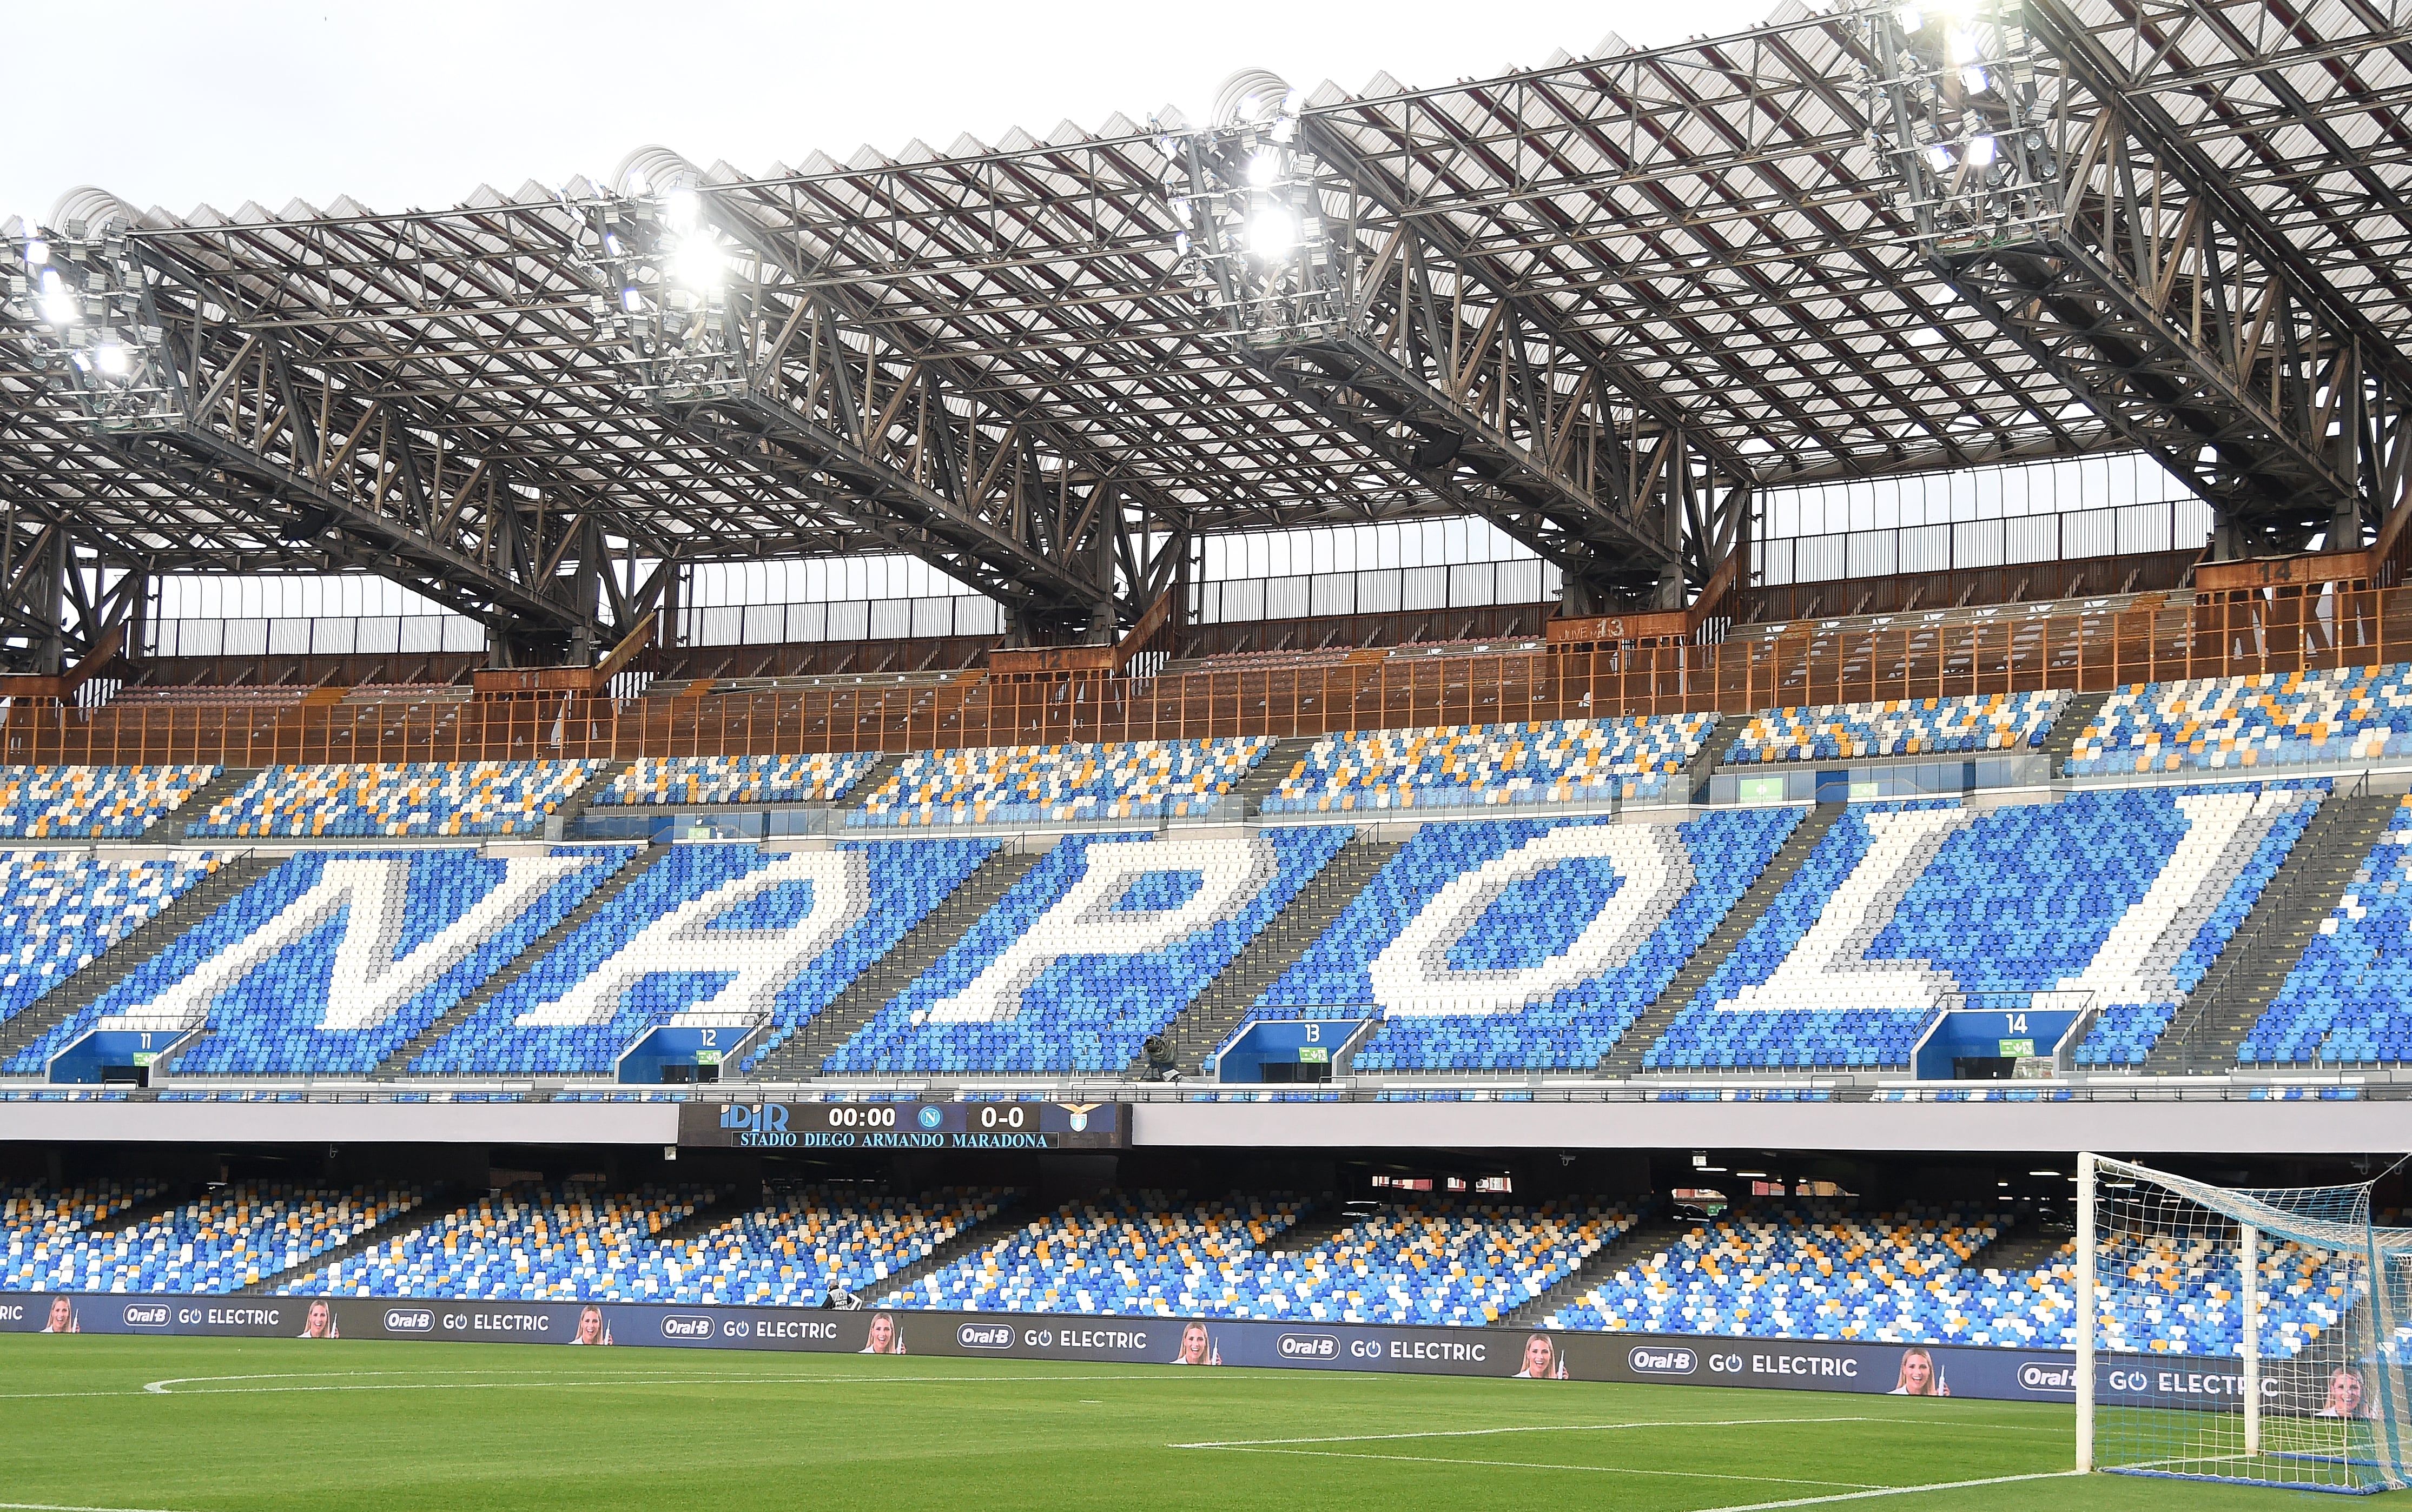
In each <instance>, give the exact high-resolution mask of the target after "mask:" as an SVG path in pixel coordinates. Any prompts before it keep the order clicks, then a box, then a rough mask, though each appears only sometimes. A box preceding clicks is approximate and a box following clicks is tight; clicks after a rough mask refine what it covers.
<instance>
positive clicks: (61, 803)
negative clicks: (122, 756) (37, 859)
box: [0, 766, 219, 840]
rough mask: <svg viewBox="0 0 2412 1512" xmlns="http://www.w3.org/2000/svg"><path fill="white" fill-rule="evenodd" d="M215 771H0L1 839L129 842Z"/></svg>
mask: <svg viewBox="0 0 2412 1512" xmlns="http://www.w3.org/2000/svg"><path fill="white" fill-rule="evenodd" d="M218 771H219V769H218V768H216V767H210V766H199V767H194V766H186V767H0V840H132V839H134V838H135V837H136V836H138V835H140V834H141V833H142V832H143V831H145V830H147V829H150V828H151V826H152V825H153V824H154V823H156V822H157V821H158V820H159V819H160V818H161V817H163V816H164V815H169V814H172V813H174V812H175V811H176V809H177V808H179V807H180V806H182V805H183V803H184V800H186V799H188V798H190V797H192V796H193V794H195V793H197V792H199V791H200V789H201V788H203V787H205V786H207V785H209V782H210V780H211V779H212V778H213V777H215V776H216V775H217V774H218Z"/></svg>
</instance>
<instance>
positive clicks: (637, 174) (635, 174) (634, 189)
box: [628, 168, 653, 199]
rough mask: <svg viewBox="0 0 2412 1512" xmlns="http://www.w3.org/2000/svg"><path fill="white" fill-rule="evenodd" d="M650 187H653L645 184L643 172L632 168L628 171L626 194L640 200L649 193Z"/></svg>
mask: <svg viewBox="0 0 2412 1512" xmlns="http://www.w3.org/2000/svg"><path fill="white" fill-rule="evenodd" d="M652 187H653V186H652V185H651V184H649V183H646V182H645V170H644V169H640V168H632V169H629V170H628V192H629V193H630V194H632V195H634V196H636V197H637V198H640V199H641V198H644V197H645V195H646V194H647V193H648V192H650V190H651V189H652Z"/></svg>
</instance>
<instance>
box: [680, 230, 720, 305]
mask: <svg viewBox="0 0 2412 1512" xmlns="http://www.w3.org/2000/svg"><path fill="white" fill-rule="evenodd" d="M669 270H670V276H671V277H673V278H675V279H677V280H678V281H679V282H680V283H682V284H684V285H685V286H687V287H689V288H691V289H693V290H695V291H696V292H697V293H699V294H709V293H711V292H713V290H714V289H717V288H718V287H720V286H721V284H722V282H723V281H724V280H725V279H726V278H727V277H728V258H727V257H723V256H722V255H721V251H720V245H719V243H718V242H714V241H713V239H712V238H711V237H709V236H706V235H704V234H702V233H701V232H698V233H696V234H694V235H691V236H688V237H686V238H685V239H684V240H683V241H681V242H679V244H678V245H677V247H675V248H674V249H672V251H671V253H670V260H669Z"/></svg>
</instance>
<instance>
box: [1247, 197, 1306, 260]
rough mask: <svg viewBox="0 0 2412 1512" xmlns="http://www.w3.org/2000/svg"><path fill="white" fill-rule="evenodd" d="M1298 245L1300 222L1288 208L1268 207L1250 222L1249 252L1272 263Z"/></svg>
mask: <svg viewBox="0 0 2412 1512" xmlns="http://www.w3.org/2000/svg"><path fill="white" fill-rule="evenodd" d="M1297 245H1298V221H1297V220H1296V219H1295V218H1294V217H1292V216H1291V214H1290V213H1289V211H1288V209H1287V207H1286V206H1282V205H1267V206H1265V207H1264V208H1263V209H1262V210H1259V211H1257V213H1256V217H1255V218H1254V219H1252V220H1250V221H1249V222H1248V250H1249V251H1250V252H1253V253H1255V254H1256V255H1257V257H1262V258H1264V259H1265V260H1266V261H1268V262H1271V261H1273V260H1274V259H1276V258H1279V257H1288V256H1289V254H1290V249H1291V248H1292V247H1295V246H1297Z"/></svg>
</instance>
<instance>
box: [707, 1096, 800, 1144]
mask: <svg viewBox="0 0 2412 1512" xmlns="http://www.w3.org/2000/svg"><path fill="white" fill-rule="evenodd" d="M720 1126H721V1127H722V1128H724V1129H728V1130H729V1131H730V1132H732V1133H734V1134H735V1135H736V1136H737V1143H738V1145H739V1147H740V1148H742V1149H747V1150H760V1149H764V1148H767V1147H772V1146H780V1147H785V1146H790V1145H793V1144H794V1143H795V1142H796V1137H795V1136H794V1135H792V1134H790V1133H788V1132H787V1104H785V1103H753V1104H746V1103H730V1104H729V1105H728V1107H726V1108H722V1109H721V1110H720Z"/></svg>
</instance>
